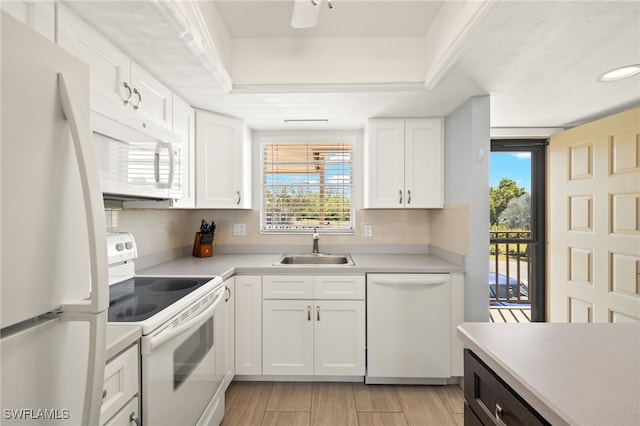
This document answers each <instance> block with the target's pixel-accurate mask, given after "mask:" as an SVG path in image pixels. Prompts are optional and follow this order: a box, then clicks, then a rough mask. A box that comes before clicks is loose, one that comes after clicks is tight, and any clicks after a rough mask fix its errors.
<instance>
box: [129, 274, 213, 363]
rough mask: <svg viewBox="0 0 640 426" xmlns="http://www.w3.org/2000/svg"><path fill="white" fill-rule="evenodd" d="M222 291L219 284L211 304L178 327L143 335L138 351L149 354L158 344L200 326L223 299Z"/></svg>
mask: <svg viewBox="0 0 640 426" xmlns="http://www.w3.org/2000/svg"><path fill="white" fill-rule="evenodd" d="M224 291H225V287H224V286H221V287H220V289H218V290H216V300H215V301H214V302H213V303H212V304H211V306H209V307H207V308H206V309H205V310H204V311H202V312H200V313H199V314H198V315H197V316H195V317H194V318H192V319H190V320H189V321H187V322H185V323H184V324H181V325H179V326H178V327H176V328H173V329H171V330H168V331H161V332H160V333H159V334H157V335H155V336H149V337H143V338H142V339H141V342H140V343H141V345H140V353H141V354H142V355H149V354H151V353H152V352H153V351H154V350H156V349H158V348H159V347H160V346H162V345H164V344H165V343H167V342H168V341H170V340H171V339H173V338H175V337H176V336H178V335H180V334H182V333H184V332H186V331H189V330H191V329H194V328H198V327H200V326H201V325H202V324H204V323H205V322H206V321H207V319H208V318H209V317H210V316H211V315H212V314H213V311H215V310H216V308H217V307H218V305H220V303H221V302H222V301H223V300H224V297H222V294H223V293H224Z"/></svg>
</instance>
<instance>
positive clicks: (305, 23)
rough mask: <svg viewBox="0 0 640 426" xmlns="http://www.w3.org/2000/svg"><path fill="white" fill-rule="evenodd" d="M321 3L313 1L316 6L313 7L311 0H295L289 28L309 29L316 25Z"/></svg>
mask: <svg viewBox="0 0 640 426" xmlns="http://www.w3.org/2000/svg"><path fill="white" fill-rule="evenodd" d="M321 2H322V0H315V3H316V4H315V5H314V4H313V2H312V1H311V0H295V3H294V4H293V14H292V15H291V26H292V27H293V28H311V27H313V26H314V25H316V23H317V22H318V16H319V15H320V3H321Z"/></svg>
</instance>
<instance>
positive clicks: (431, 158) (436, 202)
mask: <svg viewBox="0 0 640 426" xmlns="http://www.w3.org/2000/svg"><path fill="white" fill-rule="evenodd" d="M442 125H443V124H442V119H439V118H423V119H411V120H406V121H405V131H404V134H405V144H404V147H405V162H404V165H405V175H404V185H405V197H404V198H405V207H407V208H441V207H442V205H443V182H444V177H443V155H442V153H443V138H442Z"/></svg>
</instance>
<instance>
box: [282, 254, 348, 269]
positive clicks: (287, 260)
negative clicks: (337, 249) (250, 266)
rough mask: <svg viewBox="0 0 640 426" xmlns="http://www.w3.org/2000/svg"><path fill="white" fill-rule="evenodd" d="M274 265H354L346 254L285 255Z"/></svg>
mask: <svg viewBox="0 0 640 426" xmlns="http://www.w3.org/2000/svg"><path fill="white" fill-rule="evenodd" d="M276 265H297V266H301V265H302V266H303V265H314V266H318V265H328V266H330V265H339V266H353V265H355V263H354V262H353V259H352V258H351V255H348V254H323V253H307V254H285V255H284V256H282V257H281V258H280V260H279V261H278V263H276Z"/></svg>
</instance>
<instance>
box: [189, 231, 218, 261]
mask: <svg viewBox="0 0 640 426" xmlns="http://www.w3.org/2000/svg"><path fill="white" fill-rule="evenodd" d="M191 254H193V256H195V257H211V256H213V243H208V244H207V243H204V244H203V243H202V235H201V234H200V233H199V232H196V238H195V240H194V241H193V252H192V253H191Z"/></svg>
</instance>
